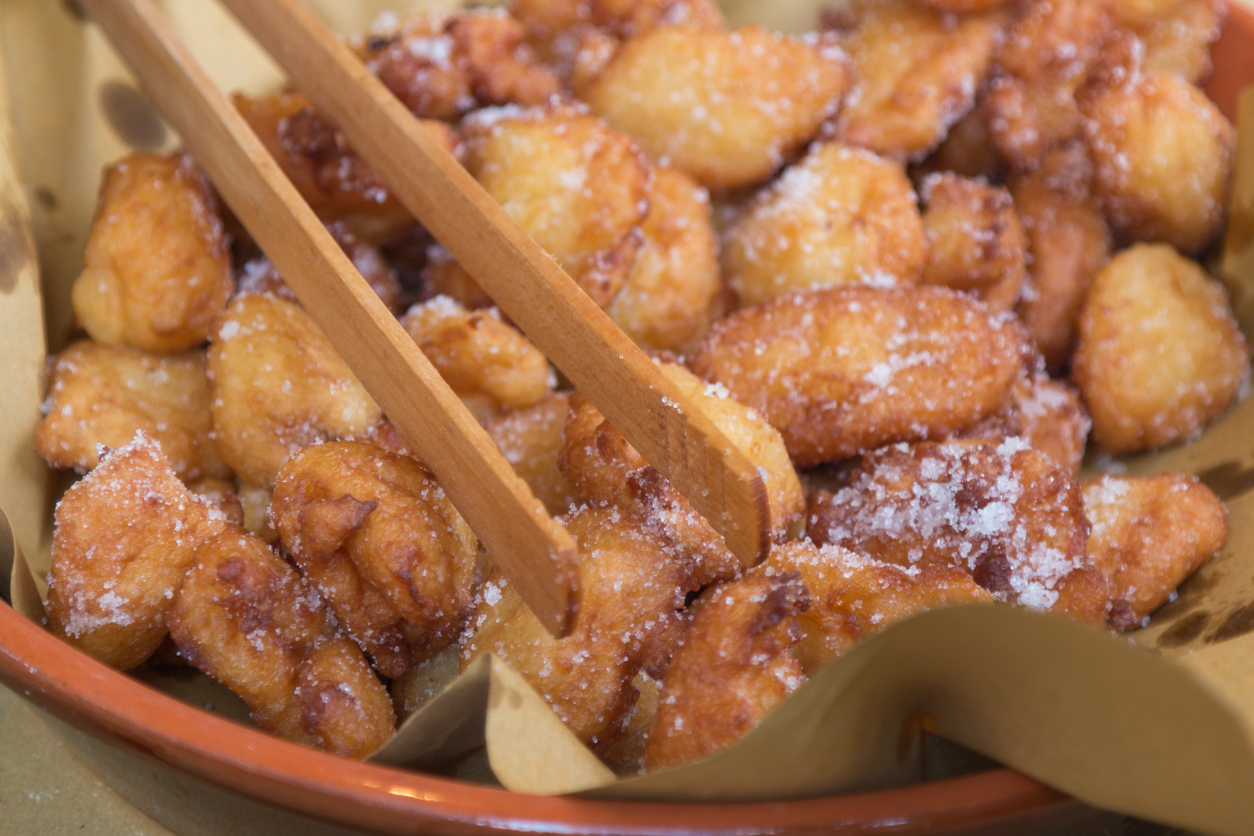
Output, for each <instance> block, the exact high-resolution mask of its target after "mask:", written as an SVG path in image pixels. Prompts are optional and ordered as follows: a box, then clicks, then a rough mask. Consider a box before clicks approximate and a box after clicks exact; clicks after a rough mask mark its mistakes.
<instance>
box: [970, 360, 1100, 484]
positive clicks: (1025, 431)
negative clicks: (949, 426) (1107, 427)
mask: <svg viewBox="0 0 1254 836" xmlns="http://www.w3.org/2000/svg"><path fill="white" fill-rule="evenodd" d="M1092 426H1093V422H1092V421H1091V420H1089V414H1088V412H1086V411H1085V409H1084V403H1083V401H1081V400H1080V394H1079V393H1078V392H1077V391H1076V390H1075V389H1073V388H1072V387H1071V386H1070V385H1068V384H1067V383H1064V382H1062V381H1058V380H1051V379H1050V377H1049V376H1048V375H1046V374H1044V373H1043V372H1040V371H1038V372H1036V373H1033V374H1025V375H1024V376H1023V377H1021V378H1019V379H1018V380H1017V381H1015V385H1014V386H1013V387H1011V390H1010V400H1009V401H1008V402H1007V403H1006V406H1005V407H1003V408H1002V410H1001V411H1000V412H998V413H996V414H994V415H990V416H989V417H988V418H985V419H984V420H983V421H981V422H980V423H978V424H976V425H975V426H973V427H968V428H967V429H965V430H963V431H962V432H961V433H959V436H960V437H962V438H972V439H985V440H991V441H1000V440H1002V439H1005V438H1010V437H1012V436H1018V437H1020V438H1022V439H1023V440H1024V441H1026V442H1027V443H1028V444H1030V445H1032V448H1033V449H1035V450H1038V451H1040V452H1042V453H1044V454H1045V455H1047V456H1049V457H1050V458H1051V459H1053V460H1054V462H1055V464H1057V465H1059V466H1060V467H1064V468H1066V469H1067V470H1069V471H1071V473H1072V474H1077V473H1079V472H1080V463H1081V462H1082V461H1083V460H1084V448H1085V445H1086V443H1087V442H1088V437H1089V430H1090V429H1092Z"/></svg>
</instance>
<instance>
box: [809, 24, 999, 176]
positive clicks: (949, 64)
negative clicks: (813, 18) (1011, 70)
mask: <svg viewBox="0 0 1254 836" xmlns="http://www.w3.org/2000/svg"><path fill="white" fill-rule="evenodd" d="M976 2H977V3H978V2H979V0H976ZM972 5H975V3H972ZM971 11H972V13H971V14H966V15H962V16H957V15H953V14H947V13H945V12H942V11H937V10H936V9H929V8H928V7H927V6H925V5H922V4H920V3H914V2H910V0H857V2H855V3H853V4H852V5H850V6H849V7H842V8H841V9H840V10H839V11H838V12H836V13H834V14H831V15H828V16H827V17H826V18H825V23H828V24H835V25H837V26H838V28H840V29H842V30H846V31H843V32H842V33H841V45H842V46H844V48H845V49H847V50H848V51H849V54H850V56H852V58H853V62H854V66H855V77H856V79H857V80H856V82H855V84H854V86H853V89H852V90H850V92H849V97H848V99H847V100H846V102H845V106H844V108H843V109H842V110H841V111H840V113H839V114H838V115H837V118H836V125H835V135H836V136H838V137H839V138H840V139H842V140H843V141H845V142H848V143H850V144H851V145H860V146H862V147H864V148H869V149H871V150H872V151H875V152H876V153H879V154H884V155H886V156H890V157H896V158H898V159H908V160H916V161H917V160H921V159H923V158H924V157H925V156H927V154H928V153H929V152H930V151H932V150H933V149H934V148H936V146H937V145H939V144H940V142H941V140H942V139H944V138H945V134H946V133H947V132H948V131H949V127H950V125H952V124H954V122H956V121H958V119H960V118H961V117H962V116H963V114H965V113H966V112H967V111H969V110H970V109H971V107H972V105H974V104H975V95H976V93H977V92H978V91H979V90H980V88H981V87H983V86H984V79H985V77H986V76H987V75H988V72H989V68H990V67H991V65H992V62H993V54H994V52H995V51H996V50H997V47H998V45H999V44H1000V43H1001V39H1002V29H1003V27H1004V26H1005V20H1004V16H1003V15H1002V14H1001V13H1000V12H980V11H975V10H971Z"/></svg>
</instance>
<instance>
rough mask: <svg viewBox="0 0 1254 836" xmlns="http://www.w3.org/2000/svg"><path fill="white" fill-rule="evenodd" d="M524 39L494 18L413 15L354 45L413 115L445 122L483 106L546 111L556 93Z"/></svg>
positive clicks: (383, 24) (387, 22)
mask: <svg viewBox="0 0 1254 836" xmlns="http://www.w3.org/2000/svg"><path fill="white" fill-rule="evenodd" d="M525 36H526V29H524V27H523V25H522V24H521V23H519V22H518V21H517V20H514V19H513V18H512V17H510V16H508V15H506V14H501V13H498V12H497V11H488V10H470V11H461V12H449V11H444V10H434V9H419V10H415V11H412V12H409V13H407V14H406V15H405V16H404V17H401V18H397V17H396V16H395V15H388V16H385V17H383V18H381V19H380V20H379V21H377V22H376V24H375V26H374V28H372V29H371V31H370V32H369V33H367V35H366V36H365V37H364V38H360V39H358V42H357V43H355V44H354V46H355V47H356V50H357V53H358V55H359V56H360V57H361V59H362V60H363V61H365V63H366V67H367V68H368V69H369V70H370V71H371V72H373V73H374V74H375V75H377V76H378V77H379V80H380V81H382V82H383V83H384V84H385V85H387V87H388V89H390V90H391V91H392V92H393V93H395V94H396V97H397V98H398V99H400V100H401V101H402V102H403V103H404V104H405V106H406V107H407V108H409V109H410V111H412V112H413V113H414V115H415V116H419V117H422V118H427V119H445V120H451V119H456V118H457V117H459V116H462V115H464V114H465V113H468V112H469V111H471V110H474V109H475V108H479V107H483V106H485V105H503V104H511V103H512V104H520V105H540V104H545V103H547V102H548V101H549V99H551V98H553V97H554V96H558V95H560V94H561V93H562V86H561V82H560V81H559V79H558V77H557V76H556V75H555V74H554V73H553V71H552V70H550V69H549V68H548V67H546V66H544V64H542V63H540V61H539V59H538V58H537V57H536V56H535V54H534V53H533V52H532V51H531V48H530V47H529V46H528V45H527V44H526V43H524V42H523V39H524V37H525Z"/></svg>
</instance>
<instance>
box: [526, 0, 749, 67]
mask: <svg viewBox="0 0 1254 836" xmlns="http://www.w3.org/2000/svg"><path fill="white" fill-rule="evenodd" d="M509 11H510V14H512V15H513V16H514V17H515V18H517V19H518V20H520V21H522V23H523V25H524V26H526V27H527V36H528V37H529V38H530V39H531V40H532V41H533V42H535V43H537V44H539V45H541V47H542V49H543V50H544V51H545V52H546V53H547V54H548V55H549V56H551V57H553V58H555V59H558V60H559V61H560V60H562V59H567V60H569V59H570V58H571V55H572V52H573V50H574V48H575V47H576V45H577V42H578V40H579V38H580V35H581V33H582V32H583V30H585V29H587V28H589V27H595V28H596V29H598V30H601V31H602V32H604V33H605V34H606V35H608V36H610V37H614V38H631V37H634V36H636V35H641V34H643V33H645V32H648V31H650V30H652V29H656V28H657V27H659V26H699V27H702V28H705V29H722V28H724V27H725V26H726V24H725V22H724V21H723V15H722V13H721V12H720V11H719V9H718V5H717V4H716V3H714V2H713V0H511V2H510V4H509Z"/></svg>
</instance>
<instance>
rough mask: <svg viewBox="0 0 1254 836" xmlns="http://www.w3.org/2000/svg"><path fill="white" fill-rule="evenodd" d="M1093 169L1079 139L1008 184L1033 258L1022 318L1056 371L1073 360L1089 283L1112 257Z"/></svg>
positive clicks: (1021, 312) (1062, 147)
mask: <svg viewBox="0 0 1254 836" xmlns="http://www.w3.org/2000/svg"><path fill="white" fill-rule="evenodd" d="M1092 173H1093V164H1092V163H1091V162H1090V161H1089V156H1088V152H1087V151H1086V150H1085V148H1084V145H1083V143H1081V142H1079V141H1075V142H1070V143H1067V144H1066V145H1063V146H1061V147H1059V148H1056V149H1054V150H1052V151H1049V152H1048V153H1046V154H1045V156H1044V158H1043V160H1042V161H1041V165H1040V167H1039V168H1037V169H1036V170H1035V171H1033V172H1031V173H1030V174H1020V175H1017V176H1015V177H1012V178H1011V179H1010V183H1009V187H1010V194H1011V196H1012V197H1013V198H1014V203H1015V210H1016V211H1017V212H1018V213H1019V219H1020V221H1022V223H1023V229H1024V231H1025V232H1026V233H1027V239H1028V254H1029V256H1030V257H1031V261H1030V263H1029V265H1028V282H1027V285H1026V286H1025V287H1024V289H1023V294H1022V298H1021V299H1020V300H1019V318H1020V319H1022V320H1023V324H1024V325H1026V326H1027V327H1028V330H1029V331H1031V332H1032V339H1033V340H1034V341H1035V342H1036V347H1037V349H1038V350H1039V351H1040V352H1041V354H1042V355H1044V357H1045V362H1046V364H1047V365H1048V366H1049V368H1050V369H1051V370H1054V371H1058V370H1060V369H1062V368H1063V367H1064V366H1065V365H1066V364H1067V363H1068V361H1069V360H1070V359H1071V351H1072V349H1073V348H1074V347H1075V340H1076V334H1077V329H1078V327H1079V322H1080V311H1081V309H1082V308H1083V307H1084V300H1085V298H1086V297H1087V296H1088V291H1089V285H1090V284H1091V283H1092V281H1093V277H1094V276H1095V275H1097V271H1098V270H1100V269H1101V268H1102V267H1104V266H1105V265H1106V262H1107V260H1109V258H1110V250H1111V234H1110V227H1109V226H1108V225H1107V223H1106V216H1105V215H1103V214H1102V211H1101V210H1100V209H1099V208H1098V207H1097V206H1096V205H1095V203H1094V202H1093V200H1092V196H1091V194H1090V191H1089V181H1090V179H1091V178H1092Z"/></svg>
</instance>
